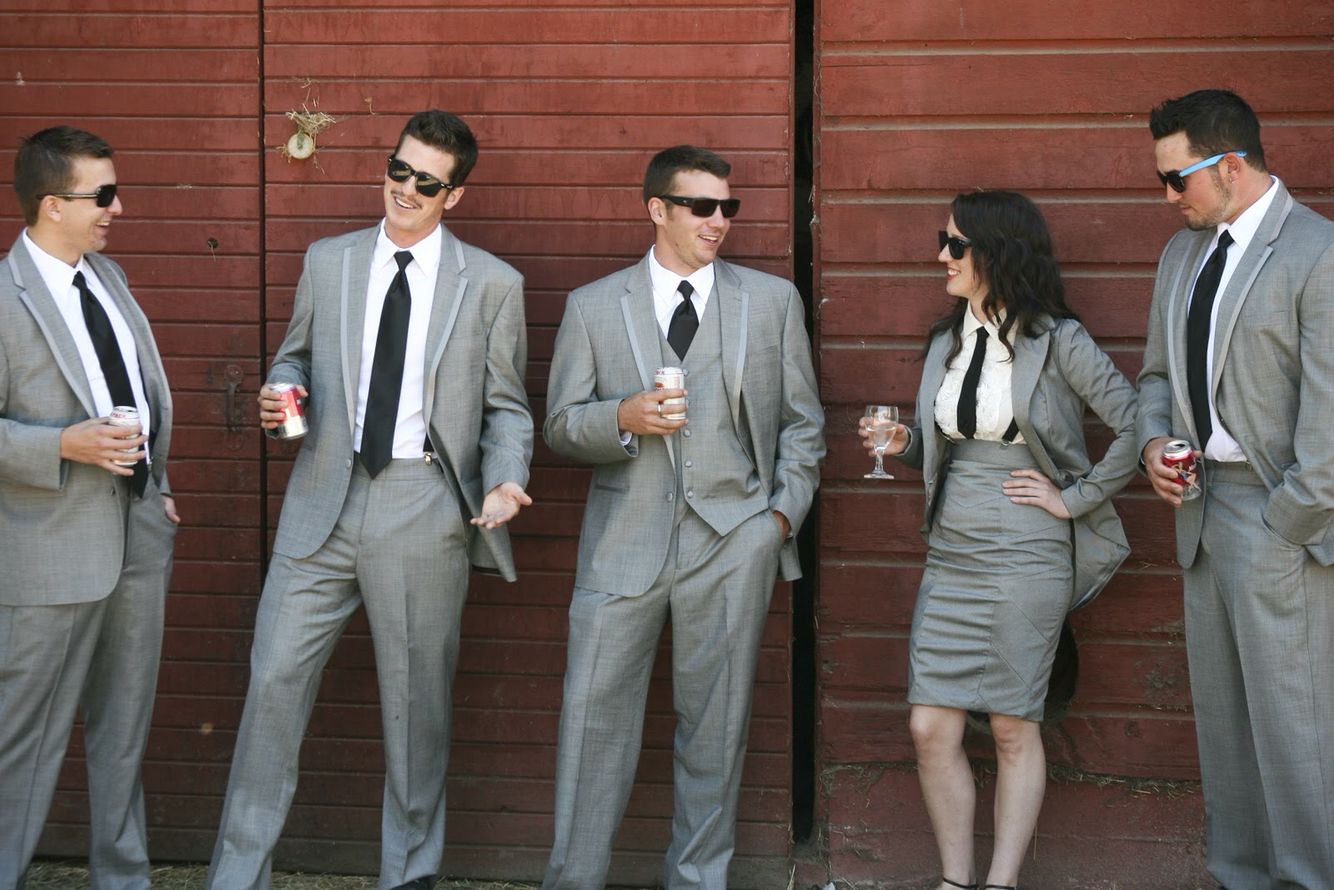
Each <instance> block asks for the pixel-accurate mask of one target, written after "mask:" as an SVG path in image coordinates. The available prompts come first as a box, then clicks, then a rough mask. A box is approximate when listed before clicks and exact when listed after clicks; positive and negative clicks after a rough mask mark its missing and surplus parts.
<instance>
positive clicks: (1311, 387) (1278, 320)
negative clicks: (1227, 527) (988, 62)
mask: <svg viewBox="0 0 1334 890" xmlns="http://www.w3.org/2000/svg"><path fill="white" fill-rule="evenodd" d="M1277 187H1278V194H1277V195H1276V196H1275V197H1274V202H1273V204H1272V205H1270V208H1269V211H1268V212H1267V213H1266V214H1265V216H1264V219H1263V220H1262V221H1261V223H1260V227H1259V229H1258V231H1257V232H1256V234H1255V237H1254V238H1253V239H1252V240H1251V243H1250V245H1249V246H1248V247H1247V248H1246V252H1245V253H1243V254H1242V256H1241V260H1240V262H1239V264H1238V266H1237V269H1236V271H1235V272H1233V273H1232V277H1231V279H1229V280H1228V284H1227V288H1226V289H1225V290H1224V291H1223V293H1222V294H1220V295H1219V296H1218V306H1217V310H1216V312H1217V315H1216V317H1217V322H1216V324H1217V328H1216V330H1215V332H1214V354H1213V376H1212V378H1211V379H1210V381H1209V385H1210V387H1211V390H1212V392H1213V397H1214V405H1215V407H1216V408H1217V409H1218V416H1219V419H1220V420H1221V421H1222V424H1223V426H1224V427H1225V428H1226V429H1227V431H1228V433H1230V434H1231V435H1232V437H1233V438H1234V439H1236V440H1237V444H1239V445H1240V446H1241V450H1242V452H1243V453H1244V454H1245V455H1246V460H1247V461H1248V462H1249V463H1250V464H1251V466H1252V467H1253V468H1254V469H1255V472H1256V473H1257V474H1259V476H1260V478H1261V479H1262V480H1264V483H1265V486H1266V487H1267V488H1268V489H1269V501H1268V504H1267V505H1266V507H1265V511H1264V522H1265V525H1267V526H1268V527H1269V529H1270V530H1271V531H1272V532H1274V533H1275V534H1276V535H1278V536H1279V537H1280V538H1282V539H1283V540H1284V541H1286V542H1288V543H1289V544H1291V545H1295V546H1301V547H1305V548H1306V549H1307V551H1308V552H1309V553H1310V554H1311V556H1313V557H1314V558H1315V559H1316V560H1317V561H1318V562H1319V563H1320V564H1321V565H1331V564H1334V523H1332V522H1331V519H1334V435H1332V434H1331V426H1330V424H1331V420H1332V419H1334V222H1330V221H1329V220H1328V219H1325V218H1324V217H1323V216H1321V215H1319V214H1318V213H1315V212H1314V211H1312V210H1310V209H1309V208H1307V207H1305V206H1304V205H1302V204H1298V203H1297V202H1296V201H1294V200H1293V198H1292V195H1290V194H1288V190H1287V189H1286V188H1285V187H1284V186H1283V184H1282V183H1279V184H1278V186H1277ZM1212 239H1213V231H1212V230H1206V231H1202V232H1192V231H1189V230H1186V229H1183V230H1182V231H1180V232H1178V233H1177V234H1176V235H1174V236H1173V237H1172V240H1170V241H1169V242H1168V243H1167V247H1166V248H1164V250H1163V255H1162V259H1161V260H1160V261H1159V263H1158V276H1157V278H1156V279H1155V281H1154V288H1153V305H1152V309H1151V310H1150V315H1149V335H1148V341H1147V343H1146V345H1145V349H1144V368H1143V370H1142V371H1140V375H1139V389H1140V405H1139V421H1138V433H1137V438H1138V440H1139V441H1138V445H1139V448H1140V450H1141V451H1142V450H1143V448H1144V446H1145V445H1147V444H1148V442H1149V440H1150V439H1154V438H1156V437H1158V436H1173V437H1179V438H1182V439H1188V440H1190V441H1191V442H1192V443H1195V444H1196V447H1199V446H1198V443H1199V435H1198V434H1197V432H1196V430H1195V421H1194V419H1193V415H1192V413H1191V405H1190V393H1189V391H1188V389H1187V386H1186V309H1187V304H1188V303H1189V301H1190V292H1191V290H1192V289H1193V287H1194V279H1195V273H1196V272H1197V271H1198V270H1199V268H1200V265H1201V264H1202V263H1203V262H1204V251H1205V250H1206V249H1207V248H1208V246H1209V242H1210V241H1211V240H1212ZM1207 498H1208V493H1207V488H1206V494H1205V497H1203V498H1199V499H1197V500H1194V501H1187V502H1185V503H1184V504H1182V505H1181V507H1179V508H1178V509H1177V510H1176V523H1177V559H1178V560H1179V561H1180V562H1181V565H1182V566H1184V567H1189V566H1191V565H1192V564H1193V563H1194V562H1195V554H1196V550H1197V548H1198V546H1199V542H1200V528H1201V525H1202V523H1203V521H1204V502H1205V501H1206V500H1207Z"/></svg>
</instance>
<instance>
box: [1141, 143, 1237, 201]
mask: <svg viewBox="0 0 1334 890" xmlns="http://www.w3.org/2000/svg"><path fill="white" fill-rule="evenodd" d="M1228 155H1236V156H1237V157H1239V158H1244V157H1246V152H1244V151H1225V152H1223V153H1222V154H1217V155H1214V156H1213V157H1211V158H1205V159H1204V160H1203V161H1197V162H1196V163H1194V164H1191V165H1190V166H1189V167H1187V168H1186V169H1185V170H1168V171H1167V172H1166V173H1159V174H1158V181H1159V182H1161V183H1162V184H1163V185H1169V186H1171V187H1172V191H1174V192H1176V193H1177V194H1178V195H1179V194H1181V193H1182V192H1184V191H1185V190H1186V177H1187V176H1189V175H1190V174H1192V173H1194V172H1195V171H1196V170H1203V169H1204V168H1205V167H1212V166H1213V165H1214V164H1217V163H1218V162H1219V161H1221V160H1223V158H1225V157H1227V156H1228Z"/></svg>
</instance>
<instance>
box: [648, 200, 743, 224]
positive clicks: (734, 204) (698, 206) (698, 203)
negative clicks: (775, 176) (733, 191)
mask: <svg viewBox="0 0 1334 890" xmlns="http://www.w3.org/2000/svg"><path fill="white" fill-rule="evenodd" d="M654 197H657V198H661V199H662V200H664V201H671V202H672V203H673V204H675V205H677V206H678V207H689V208H690V212H691V213H692V214H694V215H695V216H702V217H704V218H705V219H708V218H709V217H710V216H713V213H714V211H715V210H717V209H718V208H719V207H721V208H723V216H724V218H726V219H731V218H732V217H734V216H736V213H737V211H738V210H740V209H741V199H740V198H683V197H681V196H680V195H655V196H654Z"/></svg>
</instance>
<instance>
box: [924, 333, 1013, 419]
mask: <svg viewBox="0 0 1334 890" xmlns="http://www.w3.org/2000/svg"><path fill="white" fill-rule="evenodd" d="M1004 320H1005V315H1004V314H1003V313H1002V314H1001V316H1000V318H999V319H996V320H991V321H988V322H986V323H985V325H984V324H983V323H982V322H980V321H978V320H977V316H975V315H974V314H973V312H972V309H969V310H967V311H965V312H964V314H963V327H962V330H961V331H960V332H959V333H960V337H961V339H962V341H963V348H962V349H960V350H959V354H958V355H956V356H955V357H954V358H953V359H951V360H950V363H949V366H948V367H947V368H946V369H945V379H944V380H943V381H941V384H940V389H939V390H938V391H937V392H936V405H935V410H936V425H937V426H939V427H940V431H941V432H942V433H944V434H945V435H946V436H948V437H949V438H951V439H962V438H963V433H960V432H959V393H960V392H961V391H962V390H963V378H964V375H966V374H967V373H968V365H969V364H970V363H971V362H972V360H973V350H974V349H975V348H976V346H977V332H978V331H979V330H980V329H982V328H983V327H985V328H986V329H987V348H986V352H985V353H983V359H982V376H981V377H980V378H979V379H978V382H977V430H976V431H975V432H974V433H973V438H974V439H980V440H982V441H985V442H1000V441H1002V440H1003V439H1004V438H1005V433H1006V431H1007V430H1008V429H1009V428H1010V421H1012V420H1014V402H1013V397H1012V395H1011V386H1010V378H1011V377H1013V376H1014V363H1013V362H1012V361H1010V353H1009V352H1008V351H1007V350H1006V349H1005V344H1003V343H1001V339H1000V328H999V327H998V326H997V321H1004ZM1013 441H1014V442H1015V443H1022V442H1023V441H1024V437H1023V434H1022V433H1021V434H1019V435H1017V436H1015V438H1014V440H1013Z"/></svg>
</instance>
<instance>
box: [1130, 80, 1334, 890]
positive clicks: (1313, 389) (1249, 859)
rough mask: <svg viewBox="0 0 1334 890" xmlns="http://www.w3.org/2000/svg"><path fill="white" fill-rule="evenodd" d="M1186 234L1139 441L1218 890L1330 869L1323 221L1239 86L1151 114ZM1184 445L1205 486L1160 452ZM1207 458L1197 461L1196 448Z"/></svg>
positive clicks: (1333, 492)
mask: <svg viewBox="0 0 1334 890" xmlns="http://www.w3.org/2000/svg"><path fill="white" fill-rule="evenodd" d="M1149 127H1150V130H1151V131H1152V133H1153V138H1154V140H1155V142H1154V156H1155V159H1156V162H1157V167H1158V176H1159V178H1160V179H1161V180H1162V182H1163V184H1164V188H1165V194H1166V197H1167V200H1168V203H1170V204H1172V205H1175V206H1176V207H1178V208H1179V210H1180V212H1181V215H1182V219H1183V221H1184V222H1185V225H1186V228H1185V229H1184V230H1182V231H1180V232H1178V233H1177V234H1176V235H1175V236H1173V238H1172V240H1171V241H1170V242H1168V245H1167V247H1166V249H1165V250H1164V251H1163V255H1162V260H1161V261H1160V263H1159V266H1158V275H1157V279H1156V280H1155V282H1154V294H1153V308H1152V310H1151V312H1152V314H1151V316H1150V318H1149V333H1148V343H1147V345H1146V348H1145V355H1144V370H1143V371H1142V373H1141V374H1140V377H1139V386H1140V409H1139V420H1138V430H1137V432H1138V438H1139V444H1140V449H1141V450H1140V453H1141V456H1142V457H1143V461H1144V466H1145V468H1146V471H1147V473H1148V476H1149V479H1150V481H1151V482H1152V483H1153V488H1154V490H1155V491H1156V492H1157V493H1158V495H1159V496H1160V497H1162V498H1163V499H1164V500H1166V501H1167V502H1168V503H1170V504H1172V505H1173V506H1174V507H1176V508H1177V509H1176V528H1177V558H1178V559H1179V560H1180V562H1181V565H1182V567H1183V568H1184V570H1185V571H1184V578H1185V615H1186V644H1187V651H1188V655H1189V661H1190V677H1191V692H1192V696H1193V699H1194V707H1195V726H1196V735H1197V737H1198V741H1199V749H1200V771H1201V776H1202V778H1203V786H1204V803H1205V821H1206V842H1207V857H1206V858H1207V865H1208V868H1209V870H1210V872H1211V873H1212V874H1213V875H1214V877H1215V878H1217V879H1218V881H1219V882H1220V883H1221V884H1223V885H1224V886H1226V887H1228V888H1230V890H1252V888H1254V890H1260V888H1266V890H1268V888H1277V887H1284V888H1294V887H1303V888H1307V890H1316V888H1327V887H1329V886H1330V883H1329V882H1330V880H1331V878H1332V877H1334V567H1332V566H1334V527H1332V523H1331V519H1334V515H1332V513H1331V511H1332V510H1334V436H1331V435H1330V420H1331V418H1334V348H1331V332H1334V223H1331V222H1330V221H1329V220H1327V219H1325V218H1324V217H1322V216H1320V215H1318V214H1316V213H1314V212H1312V211H1311V210H1310V209H1308V208H1307V207H1304V206H1303V205H1301V204H1299V203H1297V202H1296V201H1294V200H1293V198H1292V196H1291V195H1290V194H1288V190H1287V189H1286V188H1285V187H1284V186H1283V183H1282V182H1280V181H1279V180H1278V179H1277V178H1275V177H1273V176H1271V175H1270V174H1269V172H1268V170H1267V168H1266V166H1265V156H1264V149H1263V147H1262V146H1261V144H1260V124H1259V121H1258V120H1257V119H1256V117H1255V114H1254V112H1253V111H1252V110H1251V109H1250V107H1249V106H1248V105H1247V104H1246V103H1245V102H1243V101H1242V100H1241V99H1240V98H1239V97H1238V96H1236V95H1234V94H1233V93H1230V92H1226V91H1223V90H1201V91H1198V92H1195V93H1191V94H1189V95H1187V96H1183V97H1181V98H1179V99H1173V100H1170V101H1168V102H1165V103H1163V104H1162V105H1161V106H1159V107H1158V108H1156V109H1154V111H1153V114H1152V116H1151V118H1150V123H1149ZM1171 438H1182V439H1187V440H1189V441H1191V442H1192V443H1195V446H1196V448H1197V449H1198V451H1197V456H1198V458H1199V460H1200V461H1201V463H1202V464H1203V466H1204V473H1203V486H1204V494H1203V496H1202V497H1199V498H1197V499H1194V500H1187V501H1184V502H1183V500H1182V498H1181V493H1182V488H1181V487H1180V485H1179V484H1178V483H1177V479H1176V474H1175V473H1174V471H1173V470H1172V469H1171V468H1170V467H1168V466H1166V465H1165V464H1164V462H1163V459H1162V455H1163V446H1164V444H1165V443H1166V442H1167V441H1168V440H1169V439H1171ZM1200 452H1202V455H1200V454H1199V453H1200Z"/></svg>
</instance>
